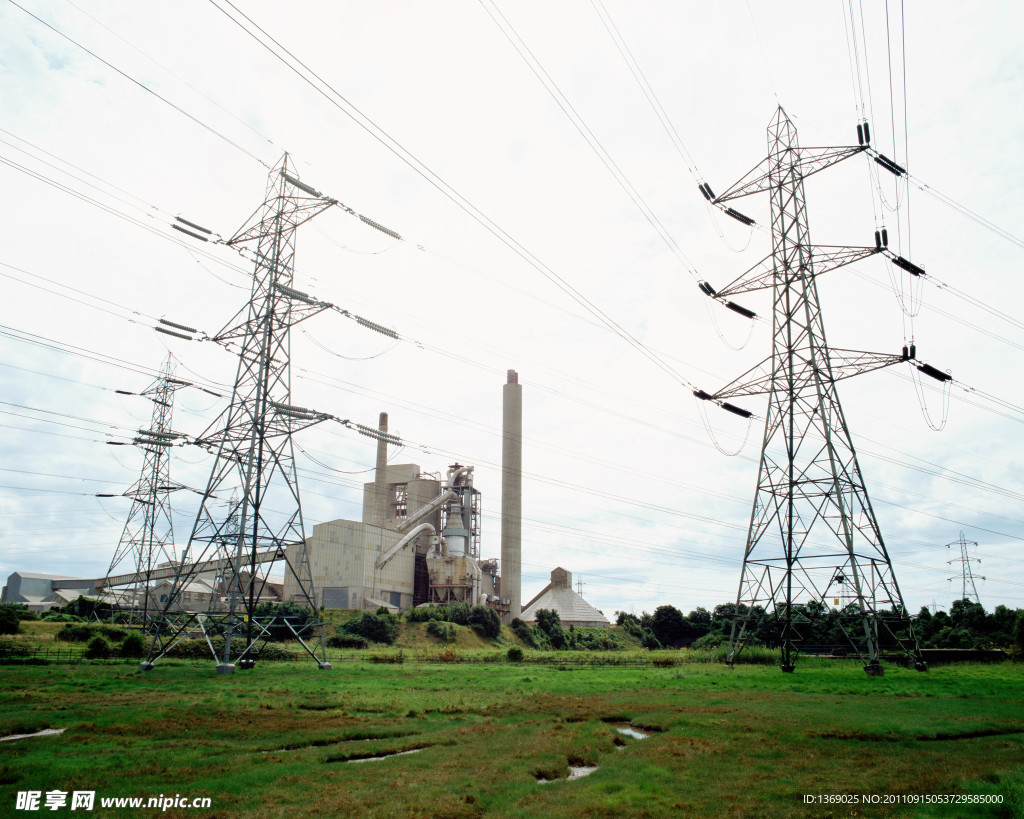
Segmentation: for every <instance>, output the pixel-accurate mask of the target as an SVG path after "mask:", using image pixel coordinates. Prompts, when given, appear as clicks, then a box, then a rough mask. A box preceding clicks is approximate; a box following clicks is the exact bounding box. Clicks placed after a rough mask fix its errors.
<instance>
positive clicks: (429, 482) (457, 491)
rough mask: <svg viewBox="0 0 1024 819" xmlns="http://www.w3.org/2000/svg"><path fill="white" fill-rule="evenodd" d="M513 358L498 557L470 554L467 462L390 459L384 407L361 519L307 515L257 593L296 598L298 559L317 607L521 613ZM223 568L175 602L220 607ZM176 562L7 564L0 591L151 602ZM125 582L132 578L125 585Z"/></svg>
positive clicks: (473, 499)
mask: <svg viewBox="0 0 1024 819" xmlns="http://www.w3.org/2000/svg"><path fill="white" fill-rule="evenodd" d="M518 380H519V379H518V376H517V374H516V372H515V371H514V370H509V371H508V381H507V383H506V384H505V385H503V392H502V407H503V413H502V415H503V423H504V432H503V436H502V472H501V474H502V488H501V522H502V526H501V561H500V565H501V567H502V568H503V569H504V570H505V571H504V577H503V576H502V575H501V574H499V561H498V560H497V559H494V558H491V559H483V558H482V557H481V554H480V528H481V519H482V515H481V493H480V491H479V490H478V489H477V488H476V487H475V486H474V484H473V480H474V476H473V473H474V469H473V467H472V466H466V465H463V464H458V463H456V464H451V465H450V466H449V467H448V469H447V470H446V472H445V473H444V474H443V475H442V473H440V472H437V473H428V472H424V471H423V470H422V469H421V468H420V466H419V465H418V464H389V463H388V462H387V455H388V444H389V442H390V443H397V442H398V439H397V438H395V437H394V436H392V435H389V433H388V416H387V413H381V415H380V422H379V425H378V428H377V429H376V430H373V429H369V428H365V427H363V428H361V429H362V430H363V431H364V432H365V433H366V434H370V435H371V437H374V438H376V440H377V453H376V455H377V457H376V468H375V471H374V479H373V481H371V482H369V483H366V484H364V486H363V505H362V518H361V520H332V521H327V522H325V523H319V524H316V525H315V526H314V527H313V530H312V532H311V533H310V534H309V536H308V537H307V538H306V540H305V542H304V543H303V544H298V545H294V546H290V547H289V549H288V564H289V567H288V568H286V569H285V576H284V579H283V584H282V583H281V582H280V581H278V582H270V583H267V584H265V585H264V586H263V587H262V591H261V595H260V599H261V600H266V601H271V602H277V601H295V602H303V601H304V600H305V595H304V594H302V592H301V589H300V585H299V583H298V581H297V580H296V578H295V575H294V574H293V573H292V571H291V568H290V567H291V566H295V567H299V566H302V565H303V564H304V562H305V561H307V560H308V564H309V568H310V571H311V574H312V580H313V589H314V591H315V593H316V597H317V601H316V602H317V603H318V604H319V605H321V606H323V607H325V608H332V609H334V608H339V609H376V608H378V607H380V606H385V607H387V608H389V609H391V610H393V611H405V610H408V609H409V608H411V607H413V606H421V605H426V604H430V603H438V604H443V603H450V602H466V603H473V604H477V605H487V606H490V607H492V608H494V609H495V610H496V611H497V612H498V613H499V615H500V616H501V619H502V621H503V622H506V623H507V622H509V621H510V620H511V618H512V617H515V616H518V615H519V610H520V600H521V596H520V594H521V593H520V565H521V552H522V547H521V496H522V388H521V387H520V385H519V383H518ZM222 572H223V569H218V568H217V567H216V566H211V567H210V569H209V570H208V571H203V572H200V573H199V574H197V575H196V577H195V578H194V580H193V582H192V583H191V584H190V586H189V587H188V588H186V589H184V591H183V592H182V594H181V598H180V599H179V600H178V601H177V605H176V607H177V608H180V609H184V610H188V611H203V610H218V609H222V608H224V607H225V606H226V601H227V594H226V591H227V590H226V589H225V588H224V578H223V577H222ZM177 573H178V567H177V566H175V565H171V564H163V565H161V566H159V567H158V568H157V569H155V570H154V571H152V572H150V573H148V574H147V575H146V579H148V581H149V583H150V587H149V592H148V600H146V599H145V596H146V595H145V592H144V591H142V588H143V587H144V586H145V583H143V584H142V585H141V586H138V588H136V584H138V582H139V578H138V576H137V573H136V572H131V573H128V574H125V575H118V576H115V577H109V578H99V579H96V580H83V579H78V578H68V577H58V576H53V575H39V574H28V573H25V572H15V573H14V574H12V575H11V576H10V578H9V579H8V583H7V586H6V587H5V588H4V591H3V600H4V601H5V602H18V603H27V604H28V605H29V607H30V608H32V609H33V610H36V611H44V610H46V609H48V608H51V607H53V606H59V605H63V604H65V603H66V602H68V600H70V599H75V598H77V596H78V595H79V594H85V595H87V596H94V597H97V598H98V599H101V600H104V601H106V602H110V603H115V604H118V605H120V606H122V607H124V608H135V609H139V608H146V609H147V610H151V609H160V608H162V607H163V606H164V605H165V604H166V601H167V599H168V597H169V595H170V594H171V592H172V589H173V587H174V581H175V576H176V575H177ZM127 586H132V588H126V587H127Z"/></svg>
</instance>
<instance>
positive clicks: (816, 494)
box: [696, 108, 924, 674]
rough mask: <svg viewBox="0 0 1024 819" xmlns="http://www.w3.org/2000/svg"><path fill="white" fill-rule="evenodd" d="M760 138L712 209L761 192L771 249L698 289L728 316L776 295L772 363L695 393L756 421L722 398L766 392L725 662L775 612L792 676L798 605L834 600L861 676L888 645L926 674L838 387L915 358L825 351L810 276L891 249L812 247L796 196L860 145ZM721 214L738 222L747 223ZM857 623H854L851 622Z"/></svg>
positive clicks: (781, 117) (779, 133)
mask: <svg viewBox="0 0 1024 819" xmlns="http://www.w3.org/2000/svg"><path fill="white" fill-rule="evenodd" d="M768 143H769V146H768V158H767V160H766V161H764V162H762V163H761V164H760V165H758V166H757V167H756V168H755V169H754V170H753V171H751V172H750V173H748V174H747V175H746V176H745V177H744V178H743V179H742V180H740V181H739V182H737V183H736V184H735V185H733V187H732V188H730V189H729V190H728V191H726V193H724V194H723V195H721V196H719V197H715V198H714V202H715V203H716V204H718V203H723V202H727V201H731V200H734V199H737V198H739V197H742V196H748V195H750V194H754V193H759V192H767V193H769V195H770V198H771V223H772V227H771V230H772V253H771V255H770V256H769V257H767V258H766V259H765V260H763V261H762V262H760V263H759V264H758V265H755V266H754V267H753V268H752V269H751V270H749V271H747V272H746V273H745V274H743V275H742V276H741V277H740V278H739V279H737V280H736V281H734V282H733V283H732V284H730V285H729V286H727V287H726V288H724V289H723V290H721V291H718V292H715V291H714V290H713V289H712V288H710V286H709V285H706V283H705V284H702V285H701V287H702V289H704V291H705V292H706V293H708V295H712V296H714V297H715V298H718V299H720V300H723V301H726V304H727V306H730V307H731V308H732V309H734V310H735V309H737V307H738V306H737V305H735V304H734V303H733V302H731V301H727V299H728V297H731V296H732V295H734V294H737V293H745V292H751V291H754V290H760V289H767V288H771V290H772V355H771V357H770V358H768V359H766V360H765V361H763V362H762V363H761V364H759V365H758V366H757V367H755V368H754V369H752V370H751V371H749V372H748V373H746V374H744V375H743V376H741V377H740V378H739V379H737V380H735V381H733V382H732V383H731V384H729V385H727V386H726V387H725V388H723V389H722V390H719V391H718V392H717V393H716V394H715V395H708V394H706V393H703V392H700V391H698V392H697V393H696V394H697V396H698V397H700V398H704V399H709V400H713V401H715V402H717V403H720V404H721V405H722V406H723V408H725V409H727V410H730V411H732V412H735V413H737V414H740V415H743V416H745V417H750V415H751V413H749V412H747V411H745V410H742V409H740V408H738V407H736V406H734V405H732V404H730V403H728V401H729V399H732V398H735V397H740V396H750V395H758V394H762V393H767V395H768V411H767V415H766V418H765V426H764V439H763V443H762V447H761V457H760V465H759V467H758V478H757V491H756V495H755V498H754V504H753V510H752V513H751V517H750V528H749V532H748V535H747V541H746V548H745V550H744V555H743V568H742V573H741V578H740V584H739V592H738V594H737V606H736V617H735V620H734V623H733V629H732V634H731V637H730V642H729V655H728V661H729V662H730V663H731V662H732V661H733V660H734V659H735V658H736V655H737V654H738V653H739V652H740V651H741V650H742V648H743V644H744V638H745V636H746V632H747V629H748V626H750V624H751V622H752V616H753V615H756V614H757V613H758V612H759V610H763V611H765V612H767V613H769V614H771V615H773V616H774V619H775V623H776V625H777V628H778V639H779V641H780V644H781V647H782V668H783V670H784V671H792V670H793V668H794V663H795V659H796V655H797V653H798V650H799V645H800V643H801V642H802V635H801V629H800V626H801V622H803V621H804V620H805V618H803V617H802V615H801V613H800V611H799V609H798V606H799V605H800V604H804V603H810V602H814V601H817V603H822V602H823V601H824V598H825V597H826V596H827V595H829V594H830V593H831V594H832V595H837V596H838V595H839V593H840V592H842V596H844V597H846V598H847V599H848V600H849V601H850V605H849V606H848V607H847V611H846V617H845V618H844V619H846V620H847V627H845V628H844V630H845V631H846V634H847V637H848V639H849V640H850V643H851V645H852V647H853V648H854V649H855V650H856V651H857V652H858V653H859V654H860V656H861V657H862V658H863V659H864V661H865V670H866V671H868V673H869V674H881V673H882V667H881V664H880V660H881V655H880V652H881V650H882V648H883V647H884V648H887V649H890V650H892V649H894V648H895V649H897V650H901V651H904V652H906V653H907V654H909V655H910V657H911V659H912V660H913V661H914V663H915V664H916V665H917V667H918V668H922V669H923V668H924V664H923V662H922V660H921V655H920V651H919V648H918V646H917V641H916V638H915V637H914V633H913V630H912V624H911V622H910V619H909V617H908V615H907V611H906V608H905V606H904V604H903V598H902V596H901V594H900V590H899V587H898V585H897V583H896V578H895V576H894V574H893V569H892V563H891V561H890V559H889V555H888V553H887V551H886V548H885V544H884V542H883V539H882V534H881V532H880V531H879V527H878V522H877V520H876V519H875V514H874V511H873V510H872V508H871V502H870V500H869V498H868V493H867V489H866V488H865V485H864V479H863V476H862V474H861V471H860V466H859V465H858V463H857V455H856V452H855V450H854V446H853V440H852V438H851V436H850V432H849V429H848V428H847V424H846V419H845V417H844V415H843V409H842V406H841V405H840V403H839V395H838V393H837V391H836V382H837V381H839V380H841V379H843V378H847V377H850V376H852V375H856V374H859V373H863V372H867V371H870V370H874V369H878V368H880V367H885V366H889V365H890V364H894V363H897V362H899V361H905V360H907V359H908V357H909V356H912V355H913V354H912V353H910V354H909V355H908V352H907V350H904V352H903V355H888V354H879V353H866V352H859V351H854V350H838V349H830V348H829V346H828V345H827V343H826V341H825V327H824V323H823V320H822V315H821V305H820V303H819V300H818V293H817V287H816V284H815V277H816V276H818V275H821V274H822V273H824V272H826V271H827V270H831V269H834V268H836V267H839V266H842V265H845V264H849V263H851V262H854V261H856V260H858V259H862V258H865V257H867V256H870V255H872V254H874V253H882V252H886V251H884V248H883V246H882V242H881V241H879V240H877V239H876V247H859V248H857V247H824V246H815V245H813V244H812V243H811V240H810V233H809V230H808V220H807V204H806V199H805V195H804V179H805V178H806V177H807V176H809V175H811V174H813V173H817V172H818V171H821V170H823V169H825V168H827V167H829V166H831V165H834V164H836V163H837V162H840V161H842V160H844V159H846V158H848V157H851V156H854V155H856V154H858V153H861V152H862V151H864V150H866V148H865V147H860V148H856V147H839V148H805V149H801V148H800V147H799V145H798V142H797V133H796V128H795V126H794V125H793V123H792V122H791V121H790V119H789V117H788V116H787V115H786V113H785V111H783V110H782V108H779V109H778V111H777V113H776V116H775V117H774V119H773V120H772V122H771V124H770V126H769V128H768ZM727 210H728V211H729V212H730V215H733V216H734V217H736V218H738V219H740V221H746V222H747V223H751V221H752V220H749V219H747V217H744V216H743V215H742V214H739V213H737V212H736V211H733V210H732V209H731V208H729V209H727ZM738 311H739V312H743V313H746V314H749V315H751V316H752V315H753V314H752V313H750V311H744V310H743V309H742V308H739V310H738ZM851 620H853V621H856V625H855V626H853V627H850V622H849V621H851Z"/></svg>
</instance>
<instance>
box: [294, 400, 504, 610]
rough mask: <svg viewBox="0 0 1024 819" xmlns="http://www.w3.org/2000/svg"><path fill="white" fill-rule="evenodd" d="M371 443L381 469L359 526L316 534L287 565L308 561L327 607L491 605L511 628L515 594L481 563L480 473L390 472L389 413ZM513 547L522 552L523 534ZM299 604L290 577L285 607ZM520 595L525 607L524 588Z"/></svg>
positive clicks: (493, 564) (335, 525)
mask: <svg viewBox="0 0 1024 819" xmlns="http://www.w3.org/2000/svg"><path fill="white" fill-rule="evenodd" d="M374 437H376V439H377V458H376V468H375V471H374V480H373V481H371V482H369V483H366V484H364V486H363V513H362V520H359V521H354V520H333V521H328V522H326V523H320V524H317V525H315V526H314V527H313V531H312V533H311V535H310V536H309V537H307V538H306V542H305V545H304V547H302V546H300V547H292V548H291V549H289V555H288V556H289V563H290V564H291V565H292V566H299V565H301V564H302V561H303V558H306V559H308V561H309V567H310V571H311V573H312V578H313V588H314V589H315V590H316V594H317V597H318V598H319V600H318V602H319V603H320V605H322V606H324V607H325V608H345V609H376V608H378V607H380V606H384V607H386V608H388V609H391V610H393V611H406V610H408V609H409V608H412V607H414V606H421V605H425V604H429V603H438V604H441V603H449V602H466V603H473V604H477V605H487V606H490V607H492V608H494V609H495V610H497V611H498V612H499V614H500V615H501V616H502V618H503V619H506V620H507V619H508V616H509V610H510V603H511V601H510V599H509V598H510V596H511V595H509V594H503V593H502V588H501V581H502V579H501V577H500V575H499V569H498V561H497V560H495V559H490V560H484V559H482V558H481V555H480V524H481V517H482V516H481V493H480V491H479V490H478V489H477V488H476V487H475V486H474V485H473V472H474V469H473V467H472V466H465V465H463V464H458V463H456V464H452V465H450V466H449V467H448V469H447V472H446V473H445V476H444V477H443V478H442V476H441V474H440V473H426V472H424V471H423V470H422V469H421V468H420V466H419V465H418V464H388V462H387V447H388V443H389V442H393V441H395V440H397V439H395V438H394V436H391V435H389V433H388V416H387V413H381V415H380V422H379V426H378V429H377V430H376V435H375V436H374ZM515 543H516V549H518V533H517V538H516V541H515ZM303 549H304V550H305V555H304V554H303V551H302V550H303ZM505 551H506V546H505V544H504V543H503V546H502V552H503V554H504V553H505ZM515 564H516V566H517V567H518V564H519V557H518V552H516V560H515ZM299 596H300V593H299V584H298V582H297V580H296V578H295V576H294V574H293V573H292V572H291V571H290V570H288V571H286V574H285V584H284V599H285V600H293V599H298V598H299ZM515 596H516V600H517V601H518V599H519V589H518V583H516V586H515Z"/></svg>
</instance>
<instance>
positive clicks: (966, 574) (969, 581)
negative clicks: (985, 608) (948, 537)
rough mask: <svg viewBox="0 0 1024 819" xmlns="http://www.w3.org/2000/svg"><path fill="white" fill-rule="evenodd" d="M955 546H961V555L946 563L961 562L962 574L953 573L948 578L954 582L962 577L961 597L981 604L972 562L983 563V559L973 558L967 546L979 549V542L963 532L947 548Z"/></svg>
mask: <svg viewBox="0 0 1024 819" xmlns="http://www.w3.org/2000/svg"><path fill="white" fill-rule="evenodd" d="M954 546H959V547H960V557H954V558H953V559H952V560H947V561H946V563H947V564H948V565H950V566H952V565H953V564H954V563H959V564H960V574H959V575H953V576H952V577H949V578H947V579H948V580H949V582H951V583H952V582H953V581H954V580H956V579H957V578H958V577H960V578H961V579H962V582H963V591H962V592H961V594H960V599H961V600H973V601H974V602H975V603H977V604H978V605H979V606H980V605H981V598H980V597H978V589H977V587H976V586H975V585H974V572H972V571H971V562H972V561H973V562H974V563H981V560H980V558H977V557H974V558H972V557H971V556H970V554H969V553H968V548H967V547H968V546H973V547H974V548H975V549H977V548H978V544H977V542H976V541H973V540H966V539H965V538H964V533H963V532H961V533H960V539H959V540H954V541H953V542H952V543H947V544H946V548H947V549H952V548H953V547H954ZM978 576H979V577H981V579H982V580H984V579H985V578H984V577H982V576H981V575H978Z"/></svg>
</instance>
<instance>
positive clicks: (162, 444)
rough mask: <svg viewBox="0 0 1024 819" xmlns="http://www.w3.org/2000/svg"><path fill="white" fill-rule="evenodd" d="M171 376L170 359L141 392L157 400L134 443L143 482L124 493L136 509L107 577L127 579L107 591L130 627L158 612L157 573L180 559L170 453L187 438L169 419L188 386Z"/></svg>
mask: <svg viewBox="0 0 1024 819" xmlns="http://www.w3.org/2000/svg"><path fill="white" fill-rule="evenodd" d="M173 376H174V365H173V361H172V359H171V356H170V355H168V356H167V360H166V361H165V362H164V365H163V367H162V368H161V370H160V375H159V377H158V378H157V380H156V381H154V382H153V383H152V384H151V385H150V386H149V387H147V388H146V389H145V390H143V391H142V392H140V393H138V395H142V396H144V397H146V398H149V399H150V400H151V401H152V402H153V414H152V418H151V420H150V422H149V427H148V428H145V429H140V430H139V432H138V434H137V435H136V436H135V438H134V439H133V440H132V443H133V444H135V446H137V447H138V448H139V449H141V450H142V452H143V453H144V455H145V460H144V461H143V464H142V471H141V472H140V473H139V479H138V480H137V481H136V482H135V483H134V484H133V485H132V486H131V488H130V489H128V490H127V491H125V492H124V493H123V495H124V497H126V498H131V499H132V508H131V510H129V512H128V519H127V520H126V521H125V524H124V529H123V530H122V532H121V540H120V541H119V542H118V544H117V549H115V550H114V556H113V558H111V561H110V568H108V569H107V574H106V578H105V579H104V580H107V579H109V578H110V577H111V576H113V575H115V573H116V572H118V571H120V572H121V573H122V574H125V575H126V576H125V577H124V578H123V581H124V582H122V583H119V586H120V590H119V591H117V592H112V591H111V588H112V587H111V586H109V585H106V586H105V588H106V590H107V593H108V594H111V595H112V596H113V597H114V599H115V610H119V611H120V612H121V613H122V615H123V617H124V619H125V620H126V622H127V623H128V624H129V625H135V624H136V623H146V622H147V621H148V619H149V616H150V614H151V613H152V611H153V609H154V608H155V607H154V605H153V602H152V601H151V600H150V593H151V591H152V589H151V576H152V574H153V570H154V569H156V568H157V567H158V566H160V565H161V564H164V565H173V563H174V561H175V559H176V555H175V554H174V526H173V524H172V522H171V499H170V493H171V492H175V491H177V490H178V489H184V488H185V487H184V486H183V485H182V484H179V483H173V482H172V481H171V468H170V457H169V453H170V449H171V447H173V446H174V445H175V443H176V442H177V441H178V440H179V439H181V438H182V437H183V436H182V435H180V434H179V433H177V432H172V431H171V416H172V415H173V411H174V394H175V393H176V392H177V391H178V390H179V389H181V388H182V387H187V386H190V384H189V383H188V382H186V381H179V380H178V379H176V378H174V377H173Z"/></svg>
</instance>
